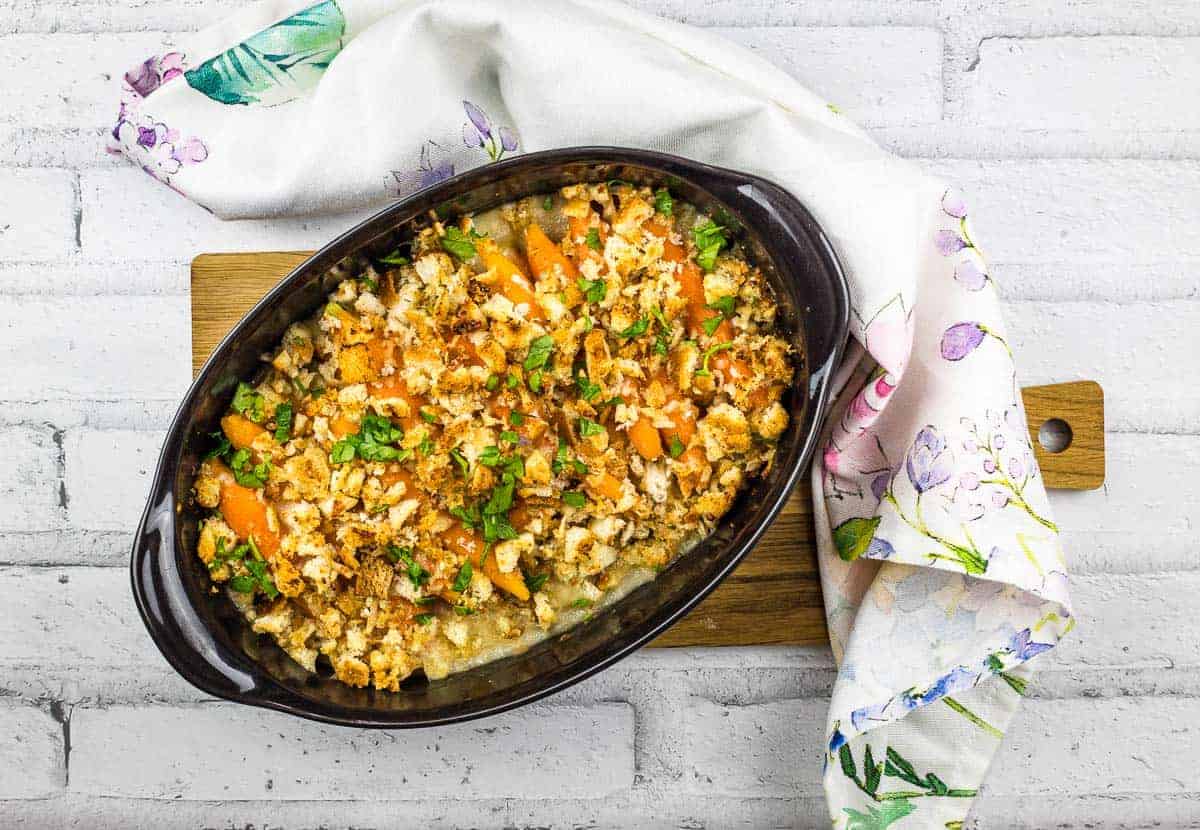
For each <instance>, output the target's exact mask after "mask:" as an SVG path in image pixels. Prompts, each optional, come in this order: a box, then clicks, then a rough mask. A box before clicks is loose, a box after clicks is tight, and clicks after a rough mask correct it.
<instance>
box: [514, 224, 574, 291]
mask: <svg viewBox="0 0 1200 830" xmlns="http://www.w3.org/2000/svg"><path fill="white" fill-rule="evenodd" d="M525 258H526V259H527V260H529V270H530V271H532V272H533V276H534V278H535V279H539V280H540V279H544V278H545V277H548V276H550V275H551V274H553V273H554V269H555V268H556V267H557V268H559V269H561V270H562V274H563V276H564V277H566V278H567V280H568V281H569V282H572V283H573V282H575V280H576V279H578V278H579V272H578V271H577V270H576V269H575V264H574V263H572V262H571V260H569V259H567V258H566V257H565V256H563V252H562V250H561V249H560V248H559V247H558V246H557V245H555V244H554V242H552V241H551V240H550V237H548V236H546V232H545V231H543V230H542V229H541V227H539V226H538V225H536V224H531V225H530V226H529V227H527V228H526V229H525Z"/></svg>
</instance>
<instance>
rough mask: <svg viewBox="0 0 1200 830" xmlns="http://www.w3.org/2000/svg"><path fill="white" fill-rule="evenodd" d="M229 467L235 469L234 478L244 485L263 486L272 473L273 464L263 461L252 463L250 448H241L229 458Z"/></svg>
mask: <svg viewBox="0 0 1200 830" xmlns="http://www.w3.org/2000/svg"><path fill="white" fill-rule="evenodd" d="M229 467H230V469H232V470H233V478H234V480H235V481H237V483H238V484H240V485H242V486H243V487H262V486H264V485H265V484H266V483H267V478H268V477H269V476H270V475H271V464H270V462H268V461H262V462H259V463H258V464H252V463H251V460H250V450H247V449H241V450H238V451H237V452H235V453H234V454H233V456H232V457H230V459H229Z"/></svg>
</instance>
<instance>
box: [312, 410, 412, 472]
mask: <svg viewBox="0 0 1200 830" xmlns="http://www.w3.org/2000/svg"><path fill="white" fill-rule="evenodd" d="M403 438H404V431H403V430H402V429H400V428H399V427H397V426H396V425H395V424H393V423H392V422H391V421H389V420H388V419H387V418H384V417H383V416H382V415H364V416H363V419H362V423H361V424H359V427H358V433H357V434H355V435H347V436H346V437H344V438H342V439H341V440H339V441H338V442H337V443H335V444H334V445H333V447H332V448H331V449H330V451H329V460H330V461H331V462H333V463H334V464H348V463H349V462H351V461H353V460H354V457H355V456H356V455H357V456H358V457H359V458H361V459H362V460H363V461H404V460H405V459H406V458H408V457H409V456H411V455H412V451H411V450H402V449H400V448H398V447H394V446H392V444H395V443H396V442H397V441H400V440H402V439H403Z"/></svg>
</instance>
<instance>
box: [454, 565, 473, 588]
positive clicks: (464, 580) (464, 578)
mask: <svg viewBox="0 0 1200 830" xmlns="http://www.w3.org/2000/svg"><path fill="white" fill-rule="evenodd" d="M473 570H474V569H473V568H472V567H471V562H470V560H468V561H466V562H463V564H462V568H461V569H460V570H459V572H458V576H456V577H455V578H454V584H453V585H452V586H451V588H452V590H453V591H454V592H455V593H458V594H461V593H462V592H463V591H465V590H467V586H468V585H470V584H471V574H472V572H473Z"/></svg>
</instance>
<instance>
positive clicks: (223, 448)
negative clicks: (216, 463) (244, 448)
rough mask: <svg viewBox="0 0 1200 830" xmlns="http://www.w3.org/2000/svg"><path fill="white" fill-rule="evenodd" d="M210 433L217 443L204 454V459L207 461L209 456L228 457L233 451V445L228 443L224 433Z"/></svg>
mask: <svg viewBox="0 0 1200 830" xmlns="http://www.w3.org/2000/svg"><path fill="white" fill-rule="evenodd" d="M210 435H211V437H212V439H213V440H214V441H216V442H217V445H216V446H215V447H213V448H212V449H211V450H209V451H208V453H207V454H206V455H205V456H204V460H205V461H207V460H208V459H210V458H228V457H229V454H230V453H231V452H233V445H232V444H230V443H229V439H228V438H227V437H226V436H225V433H223V432H213V433H210Z"/></svg>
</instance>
